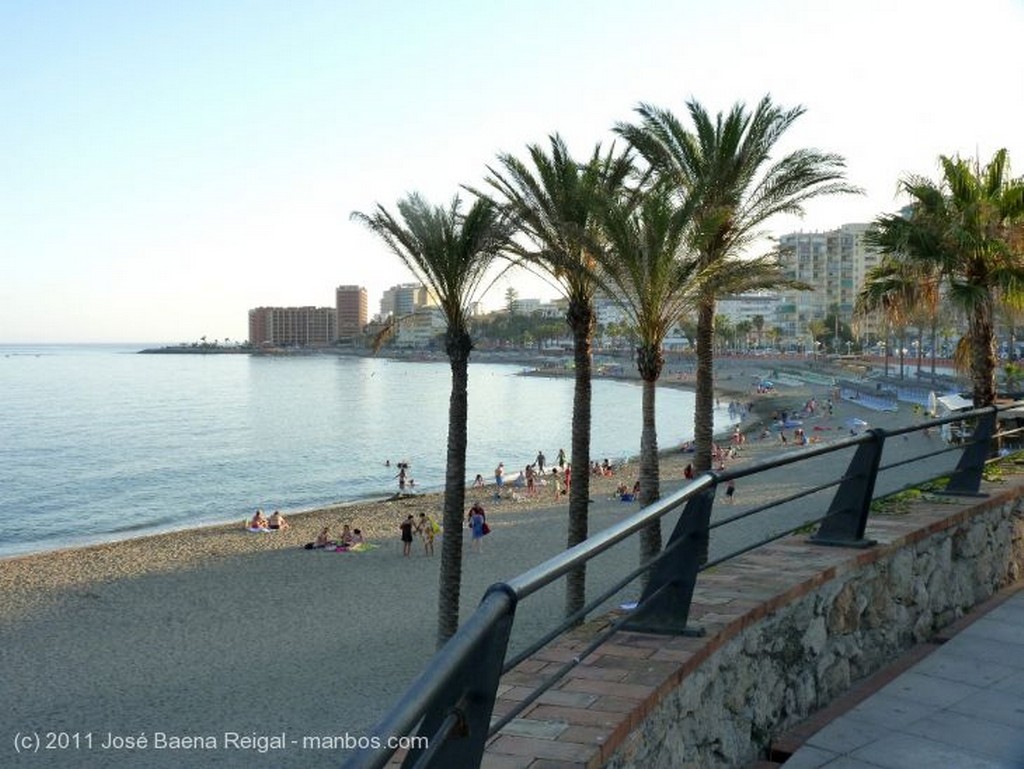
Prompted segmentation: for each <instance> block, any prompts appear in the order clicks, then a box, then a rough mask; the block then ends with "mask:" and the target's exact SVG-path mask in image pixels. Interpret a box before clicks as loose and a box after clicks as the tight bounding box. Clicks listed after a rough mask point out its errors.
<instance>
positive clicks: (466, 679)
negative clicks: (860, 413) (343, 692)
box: [344, 402, 1022, 769]
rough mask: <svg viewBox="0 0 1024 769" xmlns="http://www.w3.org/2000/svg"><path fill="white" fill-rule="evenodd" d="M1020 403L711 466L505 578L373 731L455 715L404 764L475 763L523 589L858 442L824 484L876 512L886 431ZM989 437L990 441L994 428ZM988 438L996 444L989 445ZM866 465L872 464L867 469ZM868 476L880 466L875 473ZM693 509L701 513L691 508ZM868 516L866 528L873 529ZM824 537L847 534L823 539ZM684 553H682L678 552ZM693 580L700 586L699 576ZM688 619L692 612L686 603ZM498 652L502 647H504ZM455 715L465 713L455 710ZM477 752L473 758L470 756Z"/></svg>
mask: <svg viewBox="0 0 1024 769" xmlns="http://www.w3.org/2000/svg"><path fill="white" fill-rule="evenodd" d="M1020 405H1022V403H1021V402H1015V403H1012V404H1006V405H1003V406H989V407H984V408H980V409H972V410H970V411H965V412H959V413H956V414H951V415H949V416H946V417H941V418H938V419H932V420H929V421H926V422H922V423H920V424H917V425H913V426H909V427H900V428H894V429H892V430H878V429H875V430H869V431H866V432H864V433H861V434H859V435H851V436H847V437H844V438H841V439H839V440H836V441H833V442H831V443H829V444H826V445H821V446H811V447H807V448H801V449H797V450H792V451H788V452H786V453H785V454H782V455H779V456H777V457H772V458H770V459H766V460H762V461H760V462H757V463H755V464H752V465H748V466H743V467H740V468H737V469H735V470H726V471H721V472H705V473H702V474H701V475H699V476H698V477H697V478H695V479H693V480H692V481H690V482H688V483H686V484H684V485H683V486H682V487H681V488H680V489H678V490H677V491H676V492H674V493H672V494H670V495H668V496H666V497H664V498H663V499H660V500H658V501H656V502H654V503H653V504H651V505H649V506H648V507H646V508H644V509H642V510H639V511H637V512H636V513H634V514H632V515H630V516H629V517H627V518H625V519H624V520H622V521H619V522H618V523H615V524H613V525H612V526H610V527H608V528H606V529H604V530H602V531H599V532H596V533H595V534H593V535H591V536H590V537H589V538H588V539H587V540H585V541H584V542H581V543H579V544H578V545H575V546H574V547H572V548H569V549H567V550H565V551H563V552H561V553H558V554H556V555H554V556H552V557H551V558H548V559H547V560H545V561H544V562H543V563H540V564H538V565H537V566H535V567H533V568H531V569H529V570H527V571H525V572H523V573H522V574H520V575H518V576H516V577H514V578H512V579H510V580H508V581H507V582H504V583H496V584H494V585H492V586H491V587H490V588H488V590H487V591H486V593H485V594H484V597H483V599H482V600H481V603H480V605H479V606H478V607H477V609H476V610H475V611H474V612H473V613H472V614H471V615H470V617H469V618H468V619H467V620H466V621H465V622H464V623H463V624H462V625H461V626H460V627H459V629H458V631H457V632H456V633H455V635H454V636H453V637H452V638H451V639H450V640H449V641H448V642H447V643H446V644H445V645H444V646H443V647H442V648H441V649H439V650H438V652H437V653H436V654H435V655H434V657H433V658H432V659H431V660H430V662H429V663H428V665H427V667H426V668H425V669H424V671H423V672H422V673H420V675H419V676H417V678H416V679H415V680H414V681H413V682H412V684H411V685H410V686H409V688H408V690H407V691H406V693H405V695H404V696H403V697H402V699H401V700H400V701H399V703H398V704H397V705H396V706H395V708H393V709H392V710H391V711H390V712H389V713H388V714H387V715H386V716H385V717H384V718H383V719H382V720H381V721H380V722H379V723H378V724H377V725H376V726H375V727H374V728H373V730H372V733H373V734H374V735H376V736H377V737H378V738H380V740H381V741H386V738H387V737H389V736H396V735H409V734H412V733H413V732H414V731H415V730H417V729H419V730H420V732H421V733H429V731H430V730H428V729H427V728H426V727H427V725H428V722H430V725H431V726H432V727H433V728H434V729H436V730H440V731H441V732H443V733H444V734H448V733H449V732H450V731H452V729H453V727H452V724H453V723H458V724H459V725H460V728H461V730H462V732H463V733H464V735H463V736H468V737H469V740H468V742H466V744H467V746H468V747H463V748H460V749H458V750H456V751H454V752H446V745H441V746H438V745H436V744H434V745H431V746H430V748H429V750H427V751H418V752H417V751H410V752H409V753H408V754H407V756H406V759H405V762H404V763H403V766H420V765H421V764H422V765H423V766H434V765H435V763H433V762H436V765H438V766H446V765H455V764H458V765H474V764H473V763H472V762H473V761H474V759H473V758H472V757H473V756H475V757H476V758H475V763H479V755H480V753H482V750H483V744H484V740H485V739H486V736H487V728H486V723H485V722H482V721H484V720H489V718H490V713H491V709H492V708H493V702H494V692H493V691H491V692H490V695H489V696H490V701H489V704H488V703H485V702H482V701H481V696H482V697H483V699H486V698H487V696H488V695H487V694H486V692H483V690H484V689H486V688H487V687H489V686H493V688H494V689H496V687H497V679H498V677H499V675H500V672H501V668H502V663H503V662H504V660H505V648H506V646H507V643H508V636H509V632H510V630H511V625H512V621H513V618H514V615H515V611H516V607H517V605H518V604H519V602H520V601H522V600H523V599H525V598H527V597H529V596H530V595H532V594H533V593H535V592H537V591H538V590H540V589H542V588H543V587H545V586H547V585H550V584H551V583H553V582H555V581H556V580H558V579H559V578H561V577H563V576H565V575H566V574H567V573H569V572H570V571H572V570H573V569H575V568H577V567H578V566H581V565H583V564H585V563H587V562H588V561H589V560H591V559H592V558H594V557H596V556H598V555H600V554H601V553H603V552H605V551H607V550H609V549H611V548H612V547H615V546H616V545H618V544H619V543H621V542H623V541H624V540H626V539H628V538H630V537H631V536H633V535H634V534H636V533H637V532H639V531H640V530H641V529H643V528H644V527H646V526H647V525H649V524H651V523H653V522H655V521H658V520H660V519H662V518H663V517H664V516H666V515H668V514H669V513H671V512H673V511H675V510H678V509H679V508H680V507H681V506H684V505H685V506H686V508H685V509H684V510H683V513H682V515H681V516H680V524H677V529H678V528H679V526H680V525H681V524H682V523H683V522H684V521H683V519H684V518H686V517H687V515H688V514H690V513H691V507H692V506H694V505H696V507H694V508H693V514H694V515H697V514H699V513H700V512H701V508H700V506H701V505H704V506H705V509H704V510H703V513H704V515H705V517H706V516H707V515H708V514H709V512H710V505H711V500H712V499H713V496H714V492H715V489H716V488H717V486H718V485H719V484H721V483H723V482H727V481H729V480H731V479H740V478H744V477H749V476H753V475H757V474H759V473H763V472H766V471H768V470H773V469H777V468H780V467H786V466H789V465H794V464H798V463H801V462H806V461H807V460H809V459H813V458H815V457H820V456H825V455H829V454H834V453H836V452H841V451H843V450H846V449H851V448H853V449H856V451H857V456H855V458H854V460H853V462H851V468H850V469H848V470H847V471H845V472H844V473H842V474H841V475H840V476H839V479H838V480H837V481H832V482H829V483H825V484H822V485H820V486H819V487H817V488H816V489H815V491H821V490H822V489H825V488H827V487H829V486H833V485H839V486H840V490H839V492H838V493H837V500H838V498H839V497H840V496H844V492H843V486H842V485H843V484H849V483H862V484H863V485H864V486H865V487H866V488H867V489H868V494H869V496H868V498H866V499H863V500H860V502H859V503H858V504H859V505H860V507H861V508H863V509H862V510H861V511H860V515H862V516H863V517H864V518H865V519H866V516H867V506H868V504H869V503H870V501H871V499H870V494H871V493H872V491H873V487H874V475H875V474H877V472H878V470H879V465H878V459H879V458H880V455H881V450H882V447H883V446H884V443H885V440H886V438H891V437H895V436H903V435H907V434H910V433H914V432H917V431H921V430H927V429H931V428H934V427H936V426H941V425H944V424H948V423H952V422H960V421H964V420H978V422H979V424H982V423H983V421H984V420H986V419H989V420H991V422H992V423H993V425H994V423H995V421H996V419H997V415H998V413H999V412H1001V411H1005V410H1008V409H1012V408H1015V407H1018V406H1020ZM990 432H991V431H990ZM1017 432H1019V430H1013V431H1010V432H1009V433H1006V434H1007V435H1008V434H1014V433H1017ZM1000 435H1003V434H1000ZM993 437H998V436H993ZM985 440H986V441H987V438H986V439H985ZM976 444H977V442H976V441H975V440H974V439H973V438H972V439H968V440H967V441H965V442H964V443H963V444H962V445H961V446H957V447H955V448H953V449H952V450H960V451H961V452H962V457H963V458H962V459H961V464H964V458H965V457H966V456H967V455H968V453H969V451H970V450H972V449H974V448H975V446H976ZM984 448H987V445H986V447H984ZM944 451H946V449H943V450H941V451H938V452H931V453H929V454H927V455H926V456H932V455H934V454H938V453H944ZM863 452H868V454H870V455H872V456H873V457H874V460H873V462H874V464H873V467H872V466H871V463H870V461H869V462H868V463H867V464H865V460H864V459H863V457H861V458H860V459H858V458H857V457H859V456H860V455H861V454H862V453H863ZM865 456H867V455H865ZM920 458H921V457H917V458H916V459H920ZM909 461H915V460H909ZM899 464H902V463H899ZM894 466H898V465H894ZM865 468H867V470H866V469H865ZM968 469H969V470H970V471H971V472H974V470H975V469H976V470H977V476H978V480H979V481H980V472H981V470H980V466H979V467H978V468H974V467H973V465H972V466H971V467H970V468H968ZM867 476H870V478H868V477H867ZM796 496H797V497H799V496H803V493H800V494H797V495H796ZM845 496H849V494H848V493H847V494H846V495H845ZM794 498H795V497H794ZM779 504H780V500H775V501H774V502H773V503H770V504H767V505H762V506H760V507H759V508H757V509H756V510H757V512H764V511H765V510H767V509H770V508H771V507H774V506H778V505H779ZM847 507H849V505H847ZM834 514H836V515H838V514H842V515H846V514H848V510H847V509H846V508H843V509H842V510H837V509H836V502H834V503H833V508H832V509H830V510H829V512H828V513H826V514H825V515H824V516H822V518H821V519H817V520H822V519H828V518H830V516H833V515H834ZM747 515H749V512H748V513H745V514H743V515H741V516H735V517H733V518H729V519H725V520H724V521H719V522H716V524H715V526H721V525H723V524H725V523H729V522H732V521H734V520H739V518H741V517H747ZM690 517H693V516H692V515H691V516H690ZM862 523H863V522H862ZM862 523H861V531H862V530H863V526H862ZM691 528H692V526H691ZM710 528H711V526H710V524H709V523H708V522H707V521H705V523H704V528H703V531H704V536H705V537H706V536H707V533H708V531H709V529H710ZM840 529H842V525H840ZM787 533H788V532H787ZM690 536H691V537H692V532H690ZM777 536H781V535H777ZM705 541H706V540H705ZM764 541H765V542H767V541H771V540H770V539H768V540H764ZM760 544H763V543H754V544H752V545H747V546H745V547H743V548H741V549H739V550H737V551H736V552H733V553H730V554H728V555H726V556H724V557H721V558H717V559H715V560H714V561H713V562H711V563H709V564H708V565H709V566H710V565H712V564H717V563H721V562H722V561H724V560H728V559H729V558H732V557H735V556H736V555H737V554H738V553H741V552H746V551H747V550H749V549H751V548H753V547H757V546H759V545H760ZM823 544H837V543H829V542H823ZM838 544H857V543H855V542H854V541H852V540H850V541H843V542H839V543H838ZM679 545H680V542H679V541H675V542H673V541H670V542H669V543H668V544H667V545H666V547H665V552H663V554H662V555H663V556H664V555H668V554H669V553H668V552H667V551H669V550H670V549H678V548H679ZM685 557H686V558H688V559H690V560H691V561H692V560H693V558H694V551H693V550H692V547H691V549H689V550H687V551H686V553H685ZM664 560H665V559H664V558H662V557H660V556H659V557H658V558H655V559H653V560H652V561H651V562H650V563H648V564H645V565H644V567H643V568H641V569H638V570H637V573H640V572H643V571H645V570H647V569H650V568H651V567H652V566H657V567H658V568H662V567H664V566H665V563H664ZM677 560H679V559H678V558H677ZM691 566H692V567H693V571H694V573H695V572H696V570H697V566H696V564H691ZM673 584H674V583H673ZM666 586H667V585H666V584H660V585H654V586H653V587H652V586H651V585H650V584H649V585H648V591H647V592H645V597H649V596H650V595H655V596H659V594H662V593H663V592H664V590H665V588H666ZM690 587H691V588H692V585H691V586H690ZM642 600H643V599H642ZM688 602H689V599H688V598H687V599H686V603H687V607H686V609H685V610H684V612H685V611H688ZM598 603H600V602H598ZM589 608H590V605H588V607H585V609H587V610H589ZM683 620H684V622H685V613H684V617H683ZM497 652H500V654H498V653H497ZM481 662H485V663H486V664H485V665H484V667H489V668H494V669H489V670H488V671H487V675H482V673H483V671H482V670H481V669H480V668H481V664H480V663H481ZM495 663H496V664H495ZM482 678H489V679H490V683H488V682H487V681H482V680H480V679H482ZM456 690H458V691H456ZM481 692H483V694H481ZM456 694H458V696H456ZM470 700H472V701H470ZM484 705H486V707H484V709H485V710H486V713H485V714H483V715H484V716H486V719H483V718H482V716H481V714H480V713H476V714H475V717H476V723H475V724H469V725H468V726H467V723H468V721H472V719H473V717H474V713H473V712H472V711H473V709H474V708H475V709H477V710H479V709H480V708H481V707H482V706H484ZM453 715H454V716H455V718H454V720H453ZM456 731H458V729H456ZM446 743H447V741H446ZM392 753H393V750H392V749H390V748H388V747H386V746H381V745H376V746H370V747H367V748H366V749H362V750H357V751H355V752H353V753H352V754H350V755H349V756H348V758H347V760H346V762H345V763H344V766H345V767H346V768H347V769H363V767H368V768H369V769H376V768H377V767H382V766H384V765H385V764H386V763H387V762H388V761H389V759H390V757H391V755H392ZM453 756H459V757H460V758H458V759H455V758H453ZM467 757H468V759H467ZM421 759H422V761H421ZM467 760H469V761H470V762H471V763H468V764H467V763H466V761H467ZM446 762H447V763H446Z"/></svg>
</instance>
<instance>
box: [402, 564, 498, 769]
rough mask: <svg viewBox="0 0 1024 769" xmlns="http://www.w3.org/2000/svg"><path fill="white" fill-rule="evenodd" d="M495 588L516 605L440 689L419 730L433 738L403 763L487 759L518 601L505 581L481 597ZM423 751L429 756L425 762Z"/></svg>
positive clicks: (407, 767)
mask: <svg viewBox="0 0 1024 769" xmlns="http://www.w3.org/2000/svg"><path fill="white" fill-rule="evenodd" d="M495 591H504V592H507V593H508V594H509V597H510V598H511V607H512V609H511V611H509V612H507V613H505V614H504V615H503V616H502V617H501V618H500V619H499V620H498V621H497V622H495V623H494V624H492V625H491V626H490V627H489V628H488V632H487V633H486V634H485V635H484V636H483V637H482V638H481V640H480V641H479V642H478V643H477V644H476V645H475V646H474V647H473V649H472V651H471V652H470V653H469V654H468V655H467V656H466V657H465V658H464V659H463V660H461V664H460V665H459V669H458V671H457V672H456V674H455V675H453V676H452V677H451V679H450V680H449V681H448V682H447V684H446V685H445V686H444V687H443V688H442V689H441V690H440V692H438V694H437V697H436V698H435V699H434V702H433V705H434V707H431V708H430V709H429V710H428V711H427V712H426V714H425V715H424V717H423V723H422V724H421V725H420V728H419V730H418V732H417V733H418V734H419V735H422V736H425V737H428V738H430V740H431V744H430V745H429V746H427V747H425V748H423V749H415V750H409V752H408V753H406V756H405V760H403V761H402V769H412V768H413V767H416V769H428V768H429V767H442V769H443V768H444V767H452V766H467V767H469V766H479V765H480V762H481V761H482V760H483V754H484V747H485V746H486V743H487V732H488V730H489V728H490V725H491V714H492V713H493V712H494V703H495V700H496V699H497V694H498V682H499V681H500V679H501V669H502V666H503V665H504V662H505V652H506V650H507V648H508V639H509V635H510V634H511V632H512V621H513V618H514V616H515V605H516V597H515V595H514V594H512V591H511V589H510V588H509V587H508V586H507V585H504V584H502V583H498V584H495V585H491V587H489V588H488V589H487V592H486V593H485V594H484V597H483V599H482V600H481V603H483V602H484V601H486V600H487V599H488V596H490V594H491V593H492V592H495ZM452 716H454V724H455V725H454V727H453V728H452V729H451V730H450V731H449V732H448V733H447V734H445V731H444V727H445V722H446V721H449V723H451V721H450V719H451V717H452ZM421 757H422V758H423V759H424V760H423V761H422V762H421V761H420V758H421Z"/></svg>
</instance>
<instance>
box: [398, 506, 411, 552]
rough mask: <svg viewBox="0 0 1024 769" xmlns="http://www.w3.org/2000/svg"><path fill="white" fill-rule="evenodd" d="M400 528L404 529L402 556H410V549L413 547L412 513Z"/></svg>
mask: <svg viewBox="0 0 1024 769" xmlns="http://www.w3.org/2000/svg"><path fill="white" fill-rule="evenodd" d="M398 528H399V529H401V530H402V557H403V558H408V557H409V551H410V550H411V549H412V529H413V520H412V516H411V515H410V516H409V517H408V518H406V519H405V523H403V524H402V525H401V526H399V527H398Z"/></svg>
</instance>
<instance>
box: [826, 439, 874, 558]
mask: <svg viewBox="0 0 1024 769" xmlns="http://www.w3.org/2000/svg"><path fill="white" fill-rule="evenodd" d="M868 435H870V436H871V439H870V440H868V441H865V442H864V443H862V444H860V445H859V446H858V447H857V451H856V452H854V455H853V459H851V460H850V465H849V467H847V468H846V474H845V475H844V476H843V481H842V483H840V484H839V488H838V489H836V495H835V496H834V497H833V498H832V504H831V505H829V508H828V513H826V514H825V518H824V519H823V520H822V522H821V525H820V526H819V527H818V531H817V532H815V533H814V534H813V535H811V537H810V541H811V542H813V543H814V544H816V545H830V546H833V547H871V546H872V545H874V544H875V540H873V539H864V530H865V529H866V528H867V525H868V513H869V512H870V510H871V499H872V497H874V494H875V480H876V479H877V478H878V465H879V463H880V462H881V460H882V448H883V447H884V446H885V430H882V429H880V428H875V429H874V430H869V431H868Z"/></svg>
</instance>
